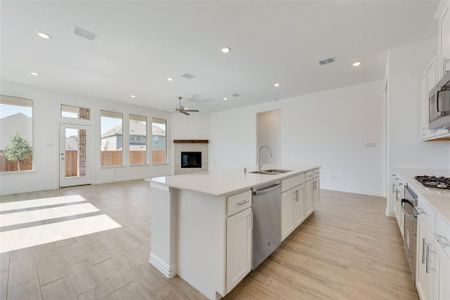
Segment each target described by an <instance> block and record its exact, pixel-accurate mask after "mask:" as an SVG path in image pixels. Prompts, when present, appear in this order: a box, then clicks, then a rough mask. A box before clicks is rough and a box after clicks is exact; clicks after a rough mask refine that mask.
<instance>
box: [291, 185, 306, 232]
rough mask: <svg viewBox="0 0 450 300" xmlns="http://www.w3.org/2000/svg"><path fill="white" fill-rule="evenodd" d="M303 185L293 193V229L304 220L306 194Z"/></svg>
mask: <svg viewBox="0 0 450 300" xmlns="http://www.w3.org/2000/svg"><path fill="white" fill-rule="evenodd" d="M305 192H306V190H305V185H304V184H302V185H301V186H299V187H298V188H296V191H295V197H294V201H293V205H292V206H293V210H292V212H293V217H292V218H293V220H294V227H297V226H298V225H300V224H301V223H302V222H303V220H304V219H305V205H306V194H305Z"/></svg>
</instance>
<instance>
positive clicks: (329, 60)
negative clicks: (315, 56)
mask: <svg viewBox="0 0 450 300" xmlns="http://www.w3.org/2000/svg"><path fill="white" fill-rule="evenodd" d="M335 61H336V57H334V56H332V57H328V58H325V59H322V60H319V64H320V65H322V66H324V65H327V64H331V63H334V62H335Z"/></svg>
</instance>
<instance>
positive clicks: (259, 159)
mask: <svg viewBox="0 0 450 300" xmlns="http://www.w3.org/2000/svg"><path fill="white" fill-rule="evenodd" d="M264 148H267V150H269V153H270V157H272V149H270V147H269V145H262V146H260V147H259V148H258V153H257V158H256V159H257V161H258V171H261V169H262V167H263V164H262V162H261V150H262V149H264Z"/></svg>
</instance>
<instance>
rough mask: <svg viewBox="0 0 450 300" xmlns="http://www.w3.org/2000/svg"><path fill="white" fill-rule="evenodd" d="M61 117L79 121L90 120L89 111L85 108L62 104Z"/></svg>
mask: <svg viewBox="0 0 450 300" xmlns="http://www.w3.org/2000/svg"><path fill="white" fill-rule="evenodd" d="M61 117H64V118H71V119H80V120H90V119H91V110H90V109H89V108H86V107H78V106H71V105H65V104H62V105H61Z"/></svg>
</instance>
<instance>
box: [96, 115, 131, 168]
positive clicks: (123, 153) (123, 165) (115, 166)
mask: <svg viewBox="0 0 450 300" xmlns="http://www.w3.org/2000/svg"><path fill="white" fill-rule="evenodd" d="M104 112H105V113H111V114H117V115H121V120H122V150H121V151H122V164H119V165H106V166H104V165H102V152H103V151H102V113H104ZM109 118H111V117H109ZM124 136H125V135H124V114H123V113H122V112H116V111H112V110H107V109H100V140H99V142H100V143H99V146H100V159H99V164H100V168H124V167H126V166H127V164H126V162H125V147H124V146H125V145H124V141H125V139H124Z"/></svg>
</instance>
